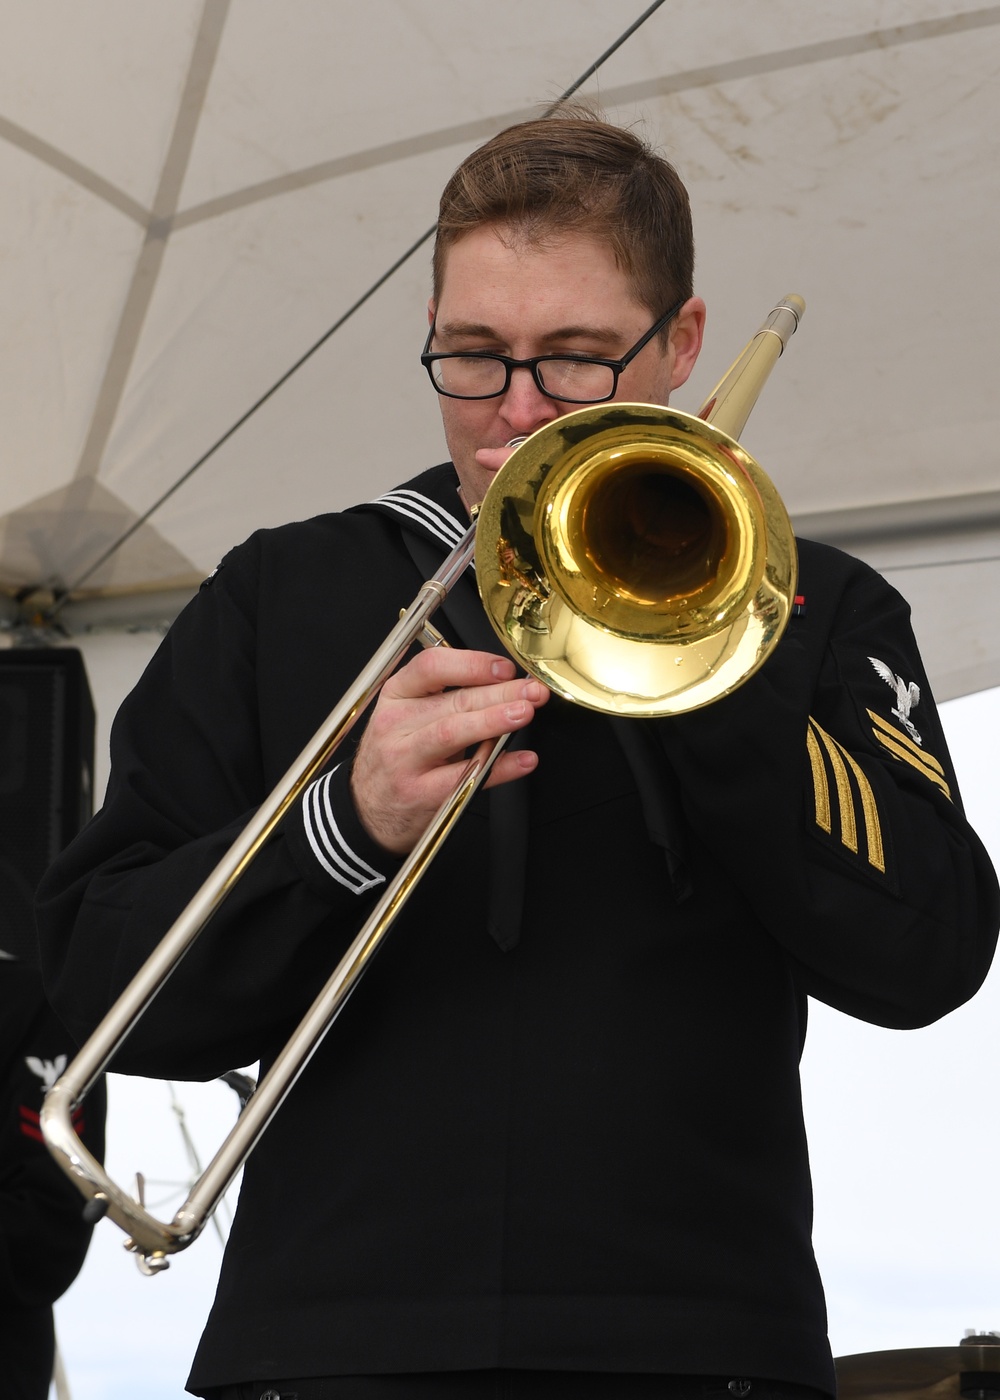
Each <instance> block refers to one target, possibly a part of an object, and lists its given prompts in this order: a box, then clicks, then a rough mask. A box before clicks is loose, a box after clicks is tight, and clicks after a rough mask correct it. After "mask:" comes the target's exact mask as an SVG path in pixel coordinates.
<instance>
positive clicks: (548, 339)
mask: <svg viewBox="0 0 1000 1400" xmlns="http://www.w3.org/2000/svg"><path fill="white" fill-rule="evenodd" d="M437 331H438V334H439V335H447V336H450V337H454V338H455V339H469V340H494V341H498V342H499V341H502V340H503V338H504V337H503V336H502V335H500V334H499V333H498V332H497V330H496V329H495V327H493V326H486V325H482V324H480V323H479V322H477V321H445V322H439V323H438V324H437ZM566 340H590V341H597V342H599V343H601V344H605V345H609V346H610V345H620V344H621V340H622V334H621V331H620V330H616V329H614V328H612V327H610V326H559V327H558V328H557V329H556V330H553V331H549V332H548V334H547V335H543V336H542V337H541V339H540V341H539V343H540V344H541V345H549V344H553V345H555V344H559V343H560V342H562V341H566Z"/></svg>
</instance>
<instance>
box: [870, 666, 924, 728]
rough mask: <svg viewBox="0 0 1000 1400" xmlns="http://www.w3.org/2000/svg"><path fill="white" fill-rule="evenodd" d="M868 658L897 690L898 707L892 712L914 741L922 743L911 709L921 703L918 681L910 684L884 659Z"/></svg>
mask: <svg viewBox="0 0 1000 1400" xmlns="http://www.w3.org/2000/svg"><path fill="white" fill-rule="evenodd" d="M868 660H869V661H870V662H871V663H872V665H873V666H874V667H875V670H876V671H877V672H878V674H879V675H880V676H881V677H882V679H883V680H884V681H885V683H886V685H888V686H891V687H892V689H893V690H894V691H895V692H896V708H895V709H894V710H893V712H892V713H893V715H894V716H895V718H896V719H898V720H899V722H900V724H901V725H902V726H903V728H904V729H905V730H906V732H907V734H909V736H910V738H911V739H912V740H913V742H914V743H915V744H919V743H921V742H922V740H921V738H920V735H919V733H918V732H917V728H916V726H915V725H914V723H913V721H912V720H911V719H910V711H911V710H912V709H915V707H916V706H917V705H918V704H919V703H920V687H919V685H917V683H916V681H910V683H909V685H907V683H906V682H905V681H904V680H903V677H902V676H897V675H896V674H895V673H894V672H893V671H892V669H891V668H890V667H888V666H887V665H886V664H885V662H884V661H879V659H878V657H877V656H869V658H868Z"/></svg>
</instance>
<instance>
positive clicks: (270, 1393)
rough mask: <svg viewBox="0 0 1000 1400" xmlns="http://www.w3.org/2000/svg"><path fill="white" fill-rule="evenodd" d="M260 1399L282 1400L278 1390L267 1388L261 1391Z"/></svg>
mask: <svg viewBox="0 0 1000 1400" xmlns="http://www.w3.org/2000/svg"><path fill="white" fill-rule="evenodd" d="M260 1400H281V1395H280V1394H279V1392H278V1391H277V1390H265V1391H263V1392H262V1393H261V1397H260Z"/></svg>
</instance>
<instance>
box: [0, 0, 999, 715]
mask: <svg viewBox="0 0 1000 1400" xmlns="http://www.w3.org/2000/svg"><path fill="white" fill-rule="evenodd" d="M641 8H642V7H641V5H640V4H639V3H638V0H636V3H635V5H634V6H633V5H629V6H625V5H622V4H619V5H615V6H609V5H608V4H607V3H606V0H508V3H506V4H505V5H503V6H497V5H495V4H493V3H490V2H488V0H434V3H433V4H431V3H427V0H366V3H365V4H364V5H351V4H346V3H331V0H287V3H285V4H282V5H280V6H277V5H273V4H271V3H268V0H171V3H170V4H169V5H153V4H143V5H137V4H135V2H134V0H100V3H98V4H91V5H86V6H80V5H77V4H74V3H72V0H49V2H48V3H47V4H45V5H33V6H29V5H24V4H22V3H18V2H17V0H0V16H2V20H3V33H4V43H3V46H2V49H0V92H2V93H3V99H2V110H0V181H2V184H3V189H4V192H5V198H4V200H3V203H2V205H0V249H2V255H0V295H2V304H3V306H4V312H5V315H4V325H5V329H6V335H5V336H4V339H3V344H2V348H0V357H2V362H0V403H2V421H3V423H4V433H3V441H2V446H0V451H2V453H3V471H2V476H0V491H2V495H0V587H2V589H3V591H4V593H5V594H6V595H7V598H6V600H5V603H6V606H5V616H6V618H7V619H8V622H10V621H13V620H14V619H15V618H16V617H17V615H18V613H17V608H16V605H15V603H14V601H13V599H14V598H15V597H16V596H18V595H21V596H23V595H24V594H32V593H34V594H35V596H36V598H37V597H38V596H41V597H42V598H43V600H44V597H45V594H44V590H46V589H54V590H56V591H62V590H65V589H71V590H74V591H73V596H74V599H80V600H86V599H87V598H90V597H92V596H93V595H94V594H95V593H96V594H100V595H103V596H104V597H108V596H109V595H110V596H113V597H115V598H118V599H121V597H122V596H123V595H139V596H140V598H141V599H143V600H144V601H143V602H142V603H141V608H142V609H145V610H146V611H152V612H154V613H155V612H156V611H157V610H160V611H165V612H169V610H170V607H171V600H165V599H163V598H162V597H156V599H155V601H151V600H150V594H151V593H154V594H156V593H159V592H160V591H162V590H178V589H180V590H187V591H190V589H191V588H192V587H193V586H194V585H195V583H196V582H197V581H198V580H199V579H200V578H201V577H202V576H203V575H204V574H205V573H206V572H208V571H209V570H210V569H211V568H212V567H213V566H214V564H215V563H216V562H217V560H218V558H219V556H220V555H221V554H222V553H223V552H224V551H225V550H226V549H227V548H228V547H229V546H230V545H231V544H233V543H235V542H236V541H238V540H239V539H241V538H243V537H244V536H245V535H247V534H248V533H249V532H250V531H251V530H253V529H255V528H257V527H258V526H262V525H270V524H275V523H279V522H281V521H284V520H286V519H288V518H291V517H295V516H305V515H310V514H315V513H317V512H321V511H325V510H329V509H331V508H337V507H340V506H343V505H347V504H350V503H351V502H353V501H355V500H358V499H364V498H367V497H369V496H371V495H373V494H376V493H377V492H379V491H380V490H383V489H385V488H386V487H388V486H390V485H392V484H393V483H394V482H396V481H398V480H400V479H402V478H404V477H406V476H408V475H411V474H412V473H413V472H414V471H415V470H417V469H419V468H420V467H422V466H423V465H427V464H429V463H430V462H431V461H434V460H440V459H441V458H442V457H443V456H444V455H445V454H444V447H443V442H442V439H441V435H440V429H439V425H438V416H437V407H436V404H435V402H434V396H433V394H432V392H431V390H430V388H429V386H428V385H427V383H426V380H425V378H424V376H423V372H422V370H421V369H420V366H419V364H418V362H417V351H418V350H419V348H420V343H421V340H422V337H423V327H424V323H425V322H424V317H425V310H424V307H425V302H426V297H427V290H428V288H427V282H428V272H427V267H428V253H427V251H426V250H422V251H421V252H420V253H419V254H418V255H417V256H415V257H414V258H411V259H410V260H409V261H408V262H407V263H406V264H405V266H404V267H403V268H402V269H401V270H400V271H399V272H397V273H396V274H395V275H394V276H393V277H391V278H390V279H389V281H388V282H387V283H386V285H385V286H383V287H382V288H381V290H379V291H378V292H377V293H376V294H375V295H374V296H373V297H372V298H371V299H370V300H369V301H367V302H366V304H365V305H364V307H363V309H362V310H360V311H359V312H358V314H357V315H355V316H353V317H352V318H351V319H350V320H349V321H348V322H347V324H346V325H345V326H344V327H343V329H342V330H340V331H339V332H337V333H336V334H335V335H334V336H332V337H331V338H330V340H329V341H328V342H327V343H326V344H325V346H324V347H323V348H322V350H321V351H319V353H318V354H317V355H316V356H315V357H313V358H312V359H310V361H309V362H308V364H307V365H306V366H305V367H303V368H302V369H301V370H300V371H299V372H298V373H296V374H295V375H294V376H293V377H292V378H291V379H290V380H289V382H288V383H287V384H286V385H284V387H282V388H281V389H280V390H279V392H278V393H277V394H276V395H275V396H274V397H273V398H272V399H271V400H270V401H269V402H268V404H267V405H266V406H265V407H264V408H263V409H262V410H261V411H260V412H259V413H257V414H255V415H254V416H253V417H252V418H251V419H250V421H249V422H248V423H247V424H246V425H245V426H243V427H242V428H241V429H240V430H239V431H238V432H236V433H235V434H234V435H233V436H232V437H231V438H230V440H229V441H228V442H227V443H226V445H225V446H224V447H223V448H222V449H221V450H220V451H219V452H217V453H216V454H214V455H213V456H212V457H211V458H210V460H209V461H208V462H207V463H206V464H205V465H204V466H203V467H202V468H201V469H200V470H198V471H197V472H195V473H194V474H193V475H191V476H190V478H189V479H188V480H187V481H186V482H185V483H184V484H183V485H182V486H181V487H180V488H179V489H178V490H177V491H176V492H175V493H174V494H173V495H171V496H170V497H169V499H168V500H167V501H166V502H165V503H164V504H163V505H162V506H161V507H160V508H159V509H157V510H156V511H155V512H154V513H153V515H152V516H151V518H150V520H149V521H148V523H146V524H143V525H142V526H141V527H140V528H139V529H137V530H136V531H135V533H134V534H133V535H132V536H131V537H130V538H129V540H128V541H127V542H126V543H125V544H124V545H123V546H122V547H121V548H119V549H117V550H116V551H115V552H114V553H113V554H112V555H111V557H110V558H109V559H108V560H107V562H106V563H104V564H103V565H102V566H101V567H100V568H99V569H97V570H96V571H94V572H90V571H91V570H92V569H93V565H94V563H95V562H96V561H97V560H98V559H99V558H100V557H101V556H102V554H103V553H104V552H105V550H106V549H107V548H108V547H109V546H110V545H112V544H113V543H114V541H115V540H117V539H118V538H119V537H120V536H121V535H122V534H123V532H124V531H125V530H127V529H128V528H129V527H130V526H133V525H134V523H135V522H136V520H137V519H138V518H139V517H140V516H142V515H143V514H144V513H145V512H146V511H147V510H148V509H149V507H150V506H151V505H152V504H153V503H154V502H156V501H157V500H159V498H160V497H161V496H162V495H163V494H164V492H166V491H167V490H168V488H169V487H170V486H171V485H172V484H173V483H175V482H176V481H177V480H178V479H179V478H181V477H182V476H183V474H184V473H185V471H186V470H187V469H188V468H189V467H190V466H191V464H192V463H193V462H195V461H196V460H197V459H198V458H199V457H200V456H201V455H202V454H203V453H204V452H205V450H206V449H207V448H208V447H209V446H210V445H211V444H212V443H213V442H214V441H215V440H216V439H217V438H218V437H219V436H220V435H221V434H222V433H224V432H225V431H226V430H227V429H228V428H229V427H230V426H231V425H232V424H233V423H234V422H235V421H236V420H237V419H238V418H239V417H240V415H241V414H243V413H244V412H245V410H246V409H247V408H248V407H249V406H250V405H251V404H252V403H253V402H254V401H255V400H256V399H257V397H258V396H259V395H260V394H262V393H263V392H264V391H265V390H266V389H267V388H268V387H269V386H270V385H272V384H273V383H274V382H275V381H276V380H277V379H278V378H279V377H280V376H281V375H282V374H283V373H284V372H285V371H286V370H287V369H288V368H289V366H290V365H292V364H293V363H294V361H295V360H296V359H297V358H298V357H299V356H300V355H301V354H302V353H303V351H304V350H306V349H307V348H308V347H309V346H310V345H311V344H313V342H314V341H316V340H317V339H318V338H319V337H320V336H321V335H322V334H323V332H324V331H325V330H326V329H327V328H328V327H329V326H330V325H331V324H332V323H333V322H334V321H335V320H336V319H337V318H338V316H339V315H340V314H341V313H342V312H343V311H344V310H345V309H346V308H347V307H349V306H350V305H351V304H352V303H353V302H354V301H355V300H356V299H357V298H358V296H359V295H360V294H361V293H362V292H363V291H364V290H365V289H366V288H367V287H369V286H370V285H371V284H372V283H373V282H374V281H375V280H376V279H377V278H378V277H379V276H380V275H381V274H382V273H383V272H384V271H385V270H386V269H387V268H388V267H389V266H390V265H391V264H392V263H393V262H394V261H395V259H396V258H398V256H399V255H400V254H401V253H402V252H403V251H404V250H405V249H406V248H407V247H408V246H409V245H410V244H411V243H412V242H413V241H414V239H415V238H416V237H418V236H419V235H420V233H421V232H423V230H424V229H426V228H427V227H428V226H429V225H430V224H431V223H432V222H433V219H434V214H435V205H436V198H437V195H438V192H439V190H440V187H441V185H442V184H443V182H444V180H445V179H446V178H447V176H448V174H449V173H450V172H451V170H452V169H453V168H454V167H455V165H456V164H457V163H458V161H459V160H460V159H461V158H462V157H463V155H464V154H465V153H466V152H467V151H468V150H469V149H471V147H472V146H474V145H475V144H477V143H478V142H479V141H481V140H482V139H484V138H485V137H487V136H488V135H489V134H491V133H492V132H494V131H495V130H498V129H499V128H501V127H502V126H503V125H505V124H507V123H508V122H510V121H511V120H512V119H516V118H518V117H520V116H521V115H522V114H526V113H528V112H529V111H532V110H537V104H539V103H542V102H546V101H551V100H552V99H553V98H554V97H556V96H558V94H559V92H560V91H561V90H562V89H563V88H564V87H566V86H567V85H568V84H569V83H570V82H571V81H572V80H573V79H574V77H575V76H576V75H577V74H578V73H580V72H582V71H583V70H584V69H586V67H587V66H588V64H589V63H591V62H592V61H593V59H594V58H596V57H597V55H598V54H600V53H601V52H602V51H603V50H604V49H605V48H607V47H608V45H609V44H610V43H611V42H612V41H613V40H614V39H615V38H616V37H617V35H618V34H619V33H620V32H621V31H622V30H623V29H624V28H625V27H626V26H627V25H628V24H629V23H630V22H631V21H632V20H633V19H635V18H636V16H637V15H638V14H639V12H640V10H641ZM998 26H1000V5H987V6H976V5H972V4H970V3H966V0H837V3H836V4H834V3H830V2H829V0H824V2H823V3H814V4H809V5H804V4H802V3H801V0H759V2H758V0H667V3H666V4H663V5H662V6H661V7H660V8H659V9H657V10H656V12H655V13H654V14H652V15H651V16H650V17H649V18H648V20H647V21H646V22H645V23H644V24H643V25H642V26H641V28H640V29H639V30H638V31H637V32H636V33H635V34H634V35H633V36H632V37H631V38H630V39H628V40H627V41H626V42H625V44H624V45H623V46H622V47H621V48H620V49H619V50H618V52H616V53H615V54H614V55H613V56H612V57H611V58H610V59H609V60H608V62H607V63H606V64H605V65H604V66H603V67H602V68H601V70H600V72H599V74H598V75H597V76H596V77H595V78H592V79H591V80H589V82H588V83H587V84H586V85H585V88H584V92H585V94H587V95H588V96H590V97H596V98H597V99H599V100H600V101H601V102H602V103H603V105H604V107H605V109H606V110H607V111H608V112H609V113H610V114H611V115H612V116H613V117H614V118H617V119H620V120H623V121H626V122H640V123H641V124H642V126H643V128H644V129H645V131H646V133H647V134H648V135H649V136H650V137H651V138H652V139H653V140H654V141H656V142H657V143H659V144H660V145H661V146H662V147H663V148H664V149H665V151H666V152H667V154H668V155H669V156H670V157H671V159H673V161H674V162H675V164H676V165H677V166H678V168H679V169H680V171H681V173H682V175H683V176H684V178H685V180H686V181H687V183H688V184H689V187H690V189H691V193H692V197H693V202H694V206H695V218H696V229H697V230H698V234H699V269H698V287H699V290H700V291H701V292H702V294H703V295H704V296H705V297H706V299H707V300H708V302H709V310H710V322H709V326H710V334H709V338H708V343H707V347H706V351H705V353H704V355H703V357H702V365H701V367H700V369H699V372H698V378H697V380H696V382H694V383H693V384H692V385H691V386H689V388H688V389H686V390H685V391H684V396H683V402H680V400H679V406H681V407H688V408H691V409H694V408H696V407H697V405H698V402H700V396H701V395H702V394H704V393H706V392H707V391H708V389H709V388H710V387H711V384H712V382H713V381H714V380H715V379H716V378H717V377H718V375H719V374H720V373H721V372H722V370H723V369H724V368H725V365H726V364H727V363H728V361H729V360H730V359H731V358H732V357H733V355H735V353H736V351H737V350H738V349H739V348H740V347H741V346H742V344H743V343H744V342H745V340H746V339H747V337H748V335H749V334H750V333H751V332H752V331H753V330H754V329H755V327H756V325H757V324H758V323H759V321H760V319H761V318H762V316H763V315H764V314H765V313H766V312H767V310H768V309H769V308H770V306H771V304H772V302H773V301H774V300H775V299H777V298H778V297H779V296H781V295H783V294H784V293H786V292H788V291H799V292H801V293H802V294H803V295H804V296H805V297H806V299H807V302H808V303H809V311H808V315H807V319H806V321H805V322H804V324H803V328H802V330H801V332H800V334H799V336H798V337H797V338H796V343H793V345H792V348H791V350H790V352H789V353H788V355H787V356H786V358H785V362H784V363H783V364H782V365H781V366H780V367H779V370H778V372H777V378H776V380H775V382H774V383H773V385H772V386H770V387H769V388H768V389H767V391H766V394H765V398H764V400H762V402H761V404H760V405H759V406H758V408H757V410H756V412H755V416H754V418H753V419H752V420H751V423H750V425H749V426H748V429H747V431H746V432H745V434H744V441H745V442H746V444H747V446H748V447H749V448H750V449H751V451H753V452H754V453H755V454H756V455H757V456H758V457H759V459H760V460H761V461H762V462H763V464H764V465H765V467H766V469H767V470H768V471H769V472H770V474H771V475H772V476H773V477H774V479H775V481H776V483H777V485H778V487H779V490H780V491H781V492H782V494H783V495H784V497H785V499H786V502H787V504H788V506H789V509H790V511H791V512H792V514H793V516H794V518H795V519H796V522H797V524H798V525H799V527H800V530H801V532H802V533H808V534H812V535H813V536H818V537H821V538H824V539H829V540H833V541H835V542H838V543H842V544H844V545H845V546H846V547H848V548H850V549H852V550H853V551H854V552H856V553H859V554H861V555H863V556H865V557H867V558H868V559H870V560H871V561H872V562H873V563H874V564H875V565H876V566H877V567H880V568H883V569H884V570H885V571H886V573H887V574H888V575H889V577H890V578H891V579H892V580H893V581H894V582H898V583H899V585H900V586H901V589H902V591H904V592H905V593H906V594H907V596H909V597H910V598H911V600H912V601H913V604H914V609H915V613H916V615H917V623H918V631H919V633H920V635H921V638H922V642H923V647H924V651H925V655H926V659H927V661H928V666H929V669H930V671H931V674H932V678H933V680H934V681H935V684H936V688H937V690H938V693H939V695H940V696H941V697H945V696H948V695H953V694H959V693H962V692H964V691H968V690H974V689H977V688H981V687H984V686H988V685H995V684H997V683H998V682H1000V645H998V639H997V629H996V628H995V627H994V626H993V619H992V612H993V609H992V604H991V601H990V600H991V599H992V596H993V593H994V591H995V590H996V587H997V585H998V583H1000V564H998V555H1000V549H998V541H1000V490H998V489H997V478H996V467H997V463H996V457H997V450H996V440H997V427H998V416H1000V408H998V396H997V395H996V394H995V393H991V392H990V391H991V390H992V389H993V384H992V377H991V371H992V367H993V365H994V363H995V360H996V356H995V353H993V352H995V339H996V330H995V327H996V323H997V307H996V302H997V297H996V289H997V283H998V271H997V254H996V242H997V240H996V230H995V224H994V220H993V218H992V215H993V212H994V208H995V201H996V171H997V168H998V155H1000V150H998V148H1000V123H998V122H997V121H996V101H995V98H994V96H993V93H994V92H995V90H996V88H995V84H996V81H997V68H998V64H1000V44H998V38H1000V35H998ZM81 580H82V582H81ZM78 584H79V587H75V586H76V585H78ZM39 589H41V590H43V592H42V593H41V595H39V594H38V590H39ZM401 601H405V600H401ZM88 606H89V608H90V610H89V611H88ZM130 606H131V608H132V609H133V610H134V609H135V607H136V604H135V603H134V602H133V603H132V604H131V605H130ZM102 607H103V609H104V612H103V614H102V615H103V616H105V617H107V615H108V614H107V607H108V605H107V603H104V604H103V605H102ZM115 608H116V615H124V613H127V611H128V609H127V608H125V607H124V604H123V603H121V602H120V601H119V602H117V603H116V604H115ZM60 617H61V621H62V622H63V624H64V625H66V626H68V627H69V629H70V630H71V631H72V630H73V629H74V627H75V628H77V629H79V628H81V627H83V626H84V625H86V624H87V623H88V622H91V621H93V617H94V613H93V610H92V604H90V605H85V603H84V602H83V601H79V602H78V601H74V602H72V603H70V604H68V605H67V606H66V607H65V608H64V609H63V611H62V613H61V614H60Z"/></svg>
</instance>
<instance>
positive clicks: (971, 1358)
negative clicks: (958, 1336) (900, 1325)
mask: <svg viewBox="0 0 1000 1400" xmlns="http://www.w3.org/2000/svg"><path fill="white" fill-rule="evenodd" d="M835 1365H836V1367H837V1390H838V1395H839V1400H883V1397H884V1400H902V1397H905V1396H909V1395H912V1396H914V1397H917V1400H962V1397H966V1400H1000V1337H994V1336H993V1335H992V1334H987V1335H985V1336H976V1337H967V1338H966V1339H965V1341H963V1342H962V1343H961V1344H960V1345H959V1346H957V1347H914V1348H912V1349H910V1350H908V1351H905V1350H904V1351H871V1352H859V1353H858V1354H857V1355H855V1356H840V1357H838V1358H837V1360H836V1362H835Z"/></svg>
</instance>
